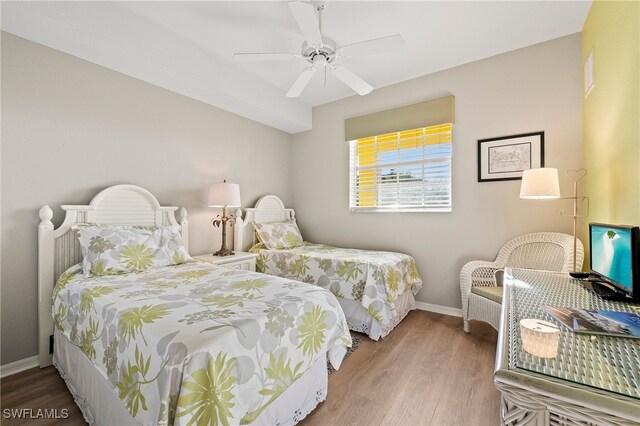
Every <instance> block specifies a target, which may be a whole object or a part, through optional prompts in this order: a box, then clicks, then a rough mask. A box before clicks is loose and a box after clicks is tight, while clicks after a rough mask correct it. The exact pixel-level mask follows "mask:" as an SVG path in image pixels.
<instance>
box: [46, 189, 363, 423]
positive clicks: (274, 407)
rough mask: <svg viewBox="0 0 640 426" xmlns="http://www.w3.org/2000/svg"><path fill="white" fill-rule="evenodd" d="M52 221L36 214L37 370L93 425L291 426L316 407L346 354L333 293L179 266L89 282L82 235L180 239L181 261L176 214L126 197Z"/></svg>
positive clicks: (120, 194)
mask: <svg viewBox="0 0 640 426" xmlns="http://www.w3.org/2000/svg"><path fill="white" fill-rule="evenodd" d="M62 209H63V210H65V211H66V216H65V219H64V222H63V224H62V225H61V226H60V227H59V228H58V229H54V226H53V224H52V222H51V218H52V210H51V209H50V208H49V207H48V206H45V207H43V208H42V209H41V210H40V218H41V220H42V222H41V223H40V225H39V228H38V239H39V248H38V255H39V262H38V263H39V265H38V274H39V355H38V357H39V364H40V367H45V366H48V365H51V364H52V363H53V364H54V365H55V367H56V368H57V369H58V370H59V372H60V374H61V376H62V377H63V379H64V380H65V381H66V383H67V386H68V387H69V390H70V391H71V393H72V395H73V397H74V399H75V401H76V403H77V404H78V406H79V407H80V409H81V411H82V412H83V415H84V416H85V419H86V420H87V421H88V422H89V423H90V424H127V425H130V424H196V423H197V424H295V423H297V422H298V421H299V420H301V419H302V418H304V416H306V414H308V413H309V412H310V411H311V410H313V409H314V408H315V407H316V406H317V404H318V403H319V402H321V401H323V400H324V399H325V397H326V394H327V361H329V362H331V364H332V365H333V366H334V367H335V368H338V367H339V366H340V363H341V361H342V358H343V357H344V355H345V353H346V349H347V347H349V346H350V345H351V337H350V335H349V331H348V327H347V324H346V321H345V318H344V314H343V313H342V310H341V308H340V306H339V304H338V302H337V300H336V299H335V297H334V296H333V295H332V294H331V293H330V292H329V291H326V290H324V289H320V288H317V287H314V286H309V285H307V284H305V283H301V282H297V281H293V280H289V279H284V278H279V277H271V276H266V275H264V274H260V273H256V272H251V271H243V270H232V269H227V268H224V267H219V266H215V265H211V264H208V263H204V262H192V261H190V259H189V258H188V257H187V258H184V257H183V258H181V259H179V260H176V261H175V262H176V263H177V264H170V265H164V266H162V265H161V266H159V267H157V268H148V269H144V270H139V271H136V272H129V273H119V274H115V275H111V274H106V273H105V274H100V273H95V274H94V272H95V271H96V270H99V271H103V270H105V269H107V268H106V267H105V266H104V264H103V263H99V264H98V266H99V268H92V269H91V273H88V272H87V270H86V269H85V270H84V271H83V267H84V266H85V265H84V263H83V264H79V263H80V262H86V261H87V256H86V251H85V257H84V260H83V256H82V252H81V248H80V244H79V243H78V238H77V236H76V234H77V233H80V234H81V238H82V232H83V229H82V227H83V226H88V227H89V228H92V227H93V228H97V229H98V230H100V232H104V229H107V231H108V232H109V233H113V232H116V231H113V229H116V230H117V232H124V233H126V232H128V228H131V227H135V228H136V229H137V228H140V229H143V230H144V231H141V232H147V231H146V230H147V229H165V228H171V229H173V228H174V227H177V230H179V234H177V235H176V238H178V239H180V240H181V241H180V242H181V243H182V244H179V245H180V247H182V246H184V247H185V248H187V247H188V222H187V219H186V211H185V210H184V209H182V210H180V212H179V214H180V220H179V222H178V221H176V218H175V213H176V211H177V210H178V209H177V208H176V207H162V206H160V205H159V203H158V201H157V200H156V198H155V197H154V196H153V195H152V194H151V193H149V192H148V191H146V190H144V189H142V188H140V187H137V186H133V185H117V186H113V187H110V188H107V189H105V190H103V191H102V192H100V193H99V194H97V195H96V196H95V197H94V199H93V200H92V201H91V203H90V204H89V205H87V206H62ZM87 224H90V225H87ZM121 225H124V229H125V230H124V231H123V230H122V229H121V228H123V227H122V226H121ZM149 232H152V231H149ZM153 232H155V231H153ZM176 232H177V231H176ZM171 242H172V243H175V241H174V240H171ZM91 243H92V244H96V245H99V244H102V246H101V247H102V248H101V249H100V250H102V249H103V248H104V247H103V246H104V245H105V244H106V243H105V242H104V241H102V240H99V239H92V240H91ZM85 250H86V247H85ZM105 253H106V252H105ZM105 256H106V255H105ZM178 257H180V256H178ZM141 258H144V256H142V257H141V256H138V257H136V259H137V260H138V261H139V260H140V259H141ZM175 258H176V257H175V256H174V259H175ZM143 260H144V259H143ZM145 261H146V260H145ZM94 266H95V265H94ZM54 282H55V283H56V284H55V285H54ZM51 336H53V337H51ZM51 352H53V355H52V354H51Z"/></svg>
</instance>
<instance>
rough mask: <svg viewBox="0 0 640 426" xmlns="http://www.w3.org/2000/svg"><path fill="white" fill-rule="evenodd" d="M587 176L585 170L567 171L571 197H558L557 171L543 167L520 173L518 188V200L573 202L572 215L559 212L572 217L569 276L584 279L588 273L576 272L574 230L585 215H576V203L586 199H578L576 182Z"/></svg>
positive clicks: (581, 203) (586, 198)
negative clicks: (570, 184)
mask: <svg viewBox="0 0 640 426" xmlns="http://www.w3.org/2000/svg"><path fill="white" fill-rule="evenodd" d="M586 174H587V170H586V169H578V170H567V177H568V178H569V179H570V180H571V181H572V182H573V197H560V183H559V182H558V169H554V168H550V167H543V168H539V169H529V170H525V171H524V172H523V173H522V184H521V186H520V198H523V199H530V200H550V199H563V200H573V213H572V214H571V215H568V214H565V212H564V210H561V211H560V214H561V215H562V216H572V217H573V272H570V275H571V276H572V277H574V278H586V277H588V276H589V274H588V273H586V272H582V271H576V255H577V253H576V250H577V245H578V237H577V236H576V228H577V223H578V217H579V216H586V214H582V215H579V214H578V202H579V203H580V206H582V205H583V203H584V202H585V200H586V201H587V208H588V205H589V198H588V197H578V182H580V181H581V180H582V178H584V177H585V175H586Z"/></svg>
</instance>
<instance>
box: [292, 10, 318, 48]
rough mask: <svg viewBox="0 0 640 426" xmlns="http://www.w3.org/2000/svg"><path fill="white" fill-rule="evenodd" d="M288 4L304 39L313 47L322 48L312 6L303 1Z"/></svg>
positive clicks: (316, 19)
mask: <svg viewBox="0 0 640 426" xmlns="http://www.w3.org/2000/svg"><path fill="white" fill-rule="evenodd" d="M288 4H289V9H290V10H291V13H292V14H293V17H294V19H295V20H296V22H297V23H298V27H300V32H302V35H303V36H304V39H305V40H307V42H308V43H309V44H310V45H312V46H314V47H317V46H322V35H320V26H319V25H318V18H317V17H316V8H315V7H314V6H313V5H312V4H310V3H305V2H303V1H290V2H289V3H288Z"/></svg>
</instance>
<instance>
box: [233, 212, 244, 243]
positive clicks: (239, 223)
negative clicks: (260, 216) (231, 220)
mask: <svg viewBox="0 0 640 426" xmlns="http://www.w3.org/2000/svg"><path fill="white" fill-rule="evenodd" d="M235 217H236V223H235V224H234V225H233V249H234V250H235V251H244V250H242V249H243V248H244V244H243V243H244V236H243V231H244V220H243V219H242V209H238V210H236V212H235Z"/></svg>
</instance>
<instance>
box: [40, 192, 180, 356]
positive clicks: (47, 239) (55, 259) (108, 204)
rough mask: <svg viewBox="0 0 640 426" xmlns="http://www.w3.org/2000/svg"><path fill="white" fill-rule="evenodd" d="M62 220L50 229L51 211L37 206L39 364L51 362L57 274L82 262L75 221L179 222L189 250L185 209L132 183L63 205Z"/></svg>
mask: <svg viewBox="0 0 640 426" xmlns="http://www.w3.org/2000/svg"><path fill="white" fill-rule="evenodd" d="M61 208H62V210H64V211H65V212H66V215H65V218H64V222H63V223H62V225H60V227H59V228H58V229H55V230H54V229H53V223H51V218H52V217H53V211H52V210H51V207H49V206H43V207H42V208H41V209H40V220H41V222H40V225H39V226H38V364H39V365H40V368H42V367H46V366H48V365H51V354H50V341H51V336H52V335H53V318H52V317H51V302H52V300H51V297H52V295H53V287H54V285H55V283H56V281H57V280H58V277H60V275H62V273H63V272H64V271H65V270H67V269H68V268H69V267H71V266H73V265H75V264H76V263H79V262H81V261H82V253H81V251H80V244H79V243H78V239H77V237H76V233H75V232H74V231H72V230H71V227H72V226H73V225H75V224H77V223H97V224H112V225H155V226H162V225H179V226H180V227H181V235H182V243H183V244H184V246H185V248H186V249H187V251H188V250H189V229H188V222H187V211H186V210H185V209H184V208H183V209H180V223H178V222H177V221H176V217H175V212H176V210H178V207H162V206H160V203H158V200H157V199H156V197H154V196H153V194H151V193H150V192H149V191H147V190H146V189H143V188H140V187H139V186H135V185H115V186H112V187H109V188H106V189H104V190H102V191H100V192H99V193H98V194H97V195H96V196H95V197H93V200H91V202H90V203H89V205H88V206H73V205H63V206H61Z"/></svg>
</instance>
